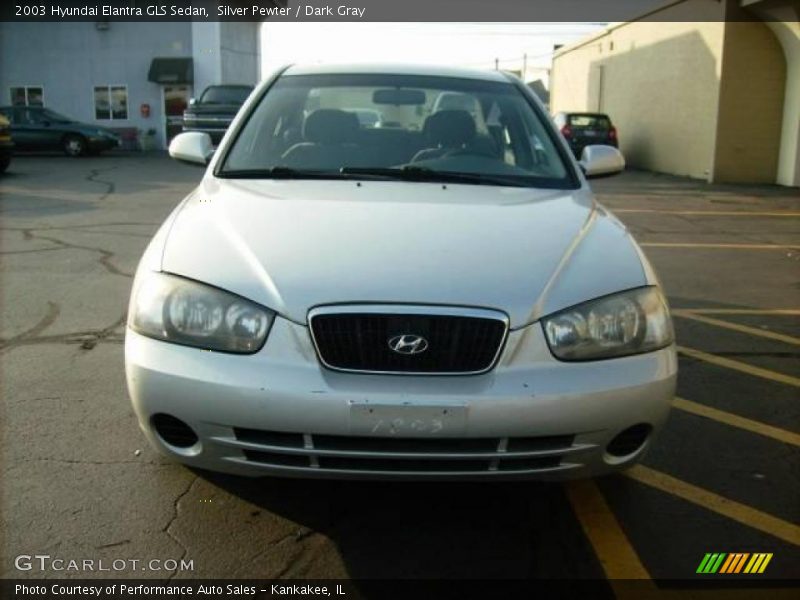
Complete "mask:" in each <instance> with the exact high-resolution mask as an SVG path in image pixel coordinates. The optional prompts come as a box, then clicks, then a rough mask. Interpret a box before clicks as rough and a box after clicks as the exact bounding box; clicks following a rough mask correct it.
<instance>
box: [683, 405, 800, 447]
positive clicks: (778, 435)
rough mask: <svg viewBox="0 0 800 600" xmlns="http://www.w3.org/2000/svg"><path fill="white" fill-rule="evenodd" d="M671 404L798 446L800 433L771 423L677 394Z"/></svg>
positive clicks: (698, 414)
mask: <svg viewBox="0 0 800 600" xmlns="http://www.w3.org/2000/svg"><path fill="white" fill-rule="evenodd" d="M672 406H674V407H675V408H677V409H679V410H682V411H684V412H688V413H691V414H693V415H697V416H699V417H705V418H707V419H711V420H713V421H719V422H720V423H724V424H725V425H730V426H731V427H737V428H738V429H744V430H746V431H750V432H751V433H757V434H758V435H763V436H765V437H769V438H772V439H774V440H778V441H779V442H783V443H785V444H791V445H792V446H800V434H797V433H794V432H792V431H787V430H786V429H780V428H779V427H773V426H772V425H767V424H766V423H761V422H760V421H753V420H752V419H748V418H746V417H740V416H739V415H735V414H733V413H729V412H726V411H724V410H719V409H718V408H712V407H710V406H706V405H705V404H700V403H698V402H692V401H691V400H686V399H685V398H679V397H677V396H676V397H675V398H673V400H672Z"/></svg>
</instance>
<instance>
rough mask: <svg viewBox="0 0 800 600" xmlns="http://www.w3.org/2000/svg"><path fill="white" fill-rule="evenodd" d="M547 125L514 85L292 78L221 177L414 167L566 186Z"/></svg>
mask: <svg viewBox="0 0 800 600" xmlns="http://www.w3.org/2000/svg"><path fill="white" fill-rule="evenodd" d="M545 119H546V116H544V115H540V114H539V113H538V111H536V110H535V109H534V108H533V107H532V105H531V103H529V102H528V101H527V99H526V98H525V97H524V96H523V94H522V93H521V92H520V91H519V90H518V89H517V88H516V87H515V86H514V85H513V84H511V83H504V82H493V81H481V80H471V79H456V78H448V77H429V76H405V75H294V76H293V75H289V76H285V77H283V78H281V79H279V80H278V81H277V82H276V83H275V84H274V85H273V87H272V88H271V89H270V90H269V92H268V93H267V94H266V95H265V96H264V97H263V98H262V99H261V101H260V102H259V104H258V105H257V106H255V107H254V109H253V112H252V114H251V115H250V116H249V118H248V119H247V121H246V124H245V126H244V128H243V130H242V131H241V133H240V134H239V135H238V137H237V138H236V139H235V141H234V142H233V145H232V147H231V148H230V150H229V151H228V153H227V156H226V157H225V159H224V164H223V165H222V166H221V167H220V168H219V169H218V173H219V174H222V175H225V174H228V175H229V176H231V174H232V173H241V172H243V171H244V172H246V171H248V170H249V171H258V170H261V171H265V170H269V169H274V168H275V167H285V168H287V169H296V170H310V171H315V172H322V173H330V174H335V173H338V172H340V170H341V169H357V168H361V169H364V168H402V167H408V166H413V167H419V168H423V169H428V170H434V171H437V172H446V173H447V172H449V173H470V174H477V175H486V176H503V177H507V178H509V180H515V181H516V182H517V183H518V184H524V183H525V182H529V183H530V184H531V185H537V184H549V185H566V184H570V185H571V183H572V180H571V179H570V176H569V171H568V170H567V167H566V165H565V163H564V161H563V160H562V158H561V156H560V155H559V154H558V151H557V150H556V147H555V145H554V143H553V141H552V139H551V136H550V134H549V133H548V132H549V130H548V129H547V125H546V123H545Z"/></svg>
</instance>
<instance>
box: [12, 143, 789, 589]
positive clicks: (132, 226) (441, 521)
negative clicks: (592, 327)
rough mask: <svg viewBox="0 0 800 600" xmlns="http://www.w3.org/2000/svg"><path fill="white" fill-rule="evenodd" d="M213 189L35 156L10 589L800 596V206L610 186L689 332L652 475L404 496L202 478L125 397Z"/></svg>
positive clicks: (779, 199) (366, 488)
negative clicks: (84, 566) (190, 218)
mask: <svg viewBox="0 0 800 600" xmlns="http://www.w3.org/2000/svg"><path fill="white" fill-rule="evenodd" d="M200 175H201V170H200V169H197V168H193V167H189V166H184V165H180V164H177V163H174V162H170V161H169V160H168V159H166V158H164V157H161V156H111V155H109V156H104V157H98V158H90V159H81V160H71V159H66V158H60V157H19V158H15V160H14V162H13V164H12V167H11V169H10V172H9V174H8V175H7V176H5V177H4V178H2V179H0V226H1V227H2V229H0V252H1V253H0V268H1V269H2V270H1V271H0V282H1V283H2V292H1V295H0V302H1V303H2V304H1V306H0V310H1V311H2V312H1V315H2V320H1V321H0V338H2V340H1V343H2V345H1V346H0V369H2V370H1V371H0V375H1V378H0V385H2V388H1V390H2V399H3V403H2V404H0V410H2V414H0V417H2V420H1V421H0V422H1V423H2V439H1V440H0V444H1V445H2V450H1V451H0V462H1V463H2V473H3V476H2V488H1V489H2V511H3V515H4V517H3V520H4V521H5V535H4V536H3V539H2V555H3V556H4V557H5V558H4V559H3V560H2V575H3V576H4V577H18V576H36V577H41V576H45V577H64V576H73V577H74V576H78V575H79V574H76V573H71V572H55V571H48V572H45V573H41V572H39V571H38V570H34V571H30V572H18V571H16V570H15V569H14V566H13V558H14V557H16V556H18V555H20V554H37V553H38V554H49V555H52V556H53V557H62V558H93V559H95V560H99V559H103V560H104V561H105V562H106V563H107V564H110V563H111V561H114V560H120V559H140V560H150V559H162V560H165V559H181V558H183V559H185V560H190V561H192V563H193V570H186V571H179V572H173V571H166V572H164V571H162V572H153V571H142V570H141V567H139V568H132V567H131V566H130V563H126V566H125V567H124V569H123V570H121V571H119V572H112V573H98V575H100V576H109V575H110V574H111V575H116V576H121V575H125V576H130V577H165V576H170V577H178V578H182V577H259V578H268V577H317V578H326V577H337V578H338V577H352V578H364V577H410V578H413V577H444V578H463V577H470V578H494V577H500V578H527V577H554V578H558V577H561V578H571V577H579V578H586V577H589V578H593V577H608V578H610V579H625V578H634V579H645V580H651V579H652V580H656V581H657V582H658V584H657V585H659V586H662V587H664V586H665V585H666V583H665V580H676V579H679V580H680V579H687V578H706V579H707V578H709V577H717V578H721V579H722V578H728V579H730V580H731V581H730V584H731V586H733V587H736V586H738V584H739V582H741V580H742V579H741V578H742V577H745V576H744V575H743V574H741V573H740V574H739V575H697V574H696V571H697V569H698V566H699V564H700V562H701V560H702V559H703V557H704V555H705V554H706V553H726V554H734V553H748V554H751V555H752V554H755V553H769V554H772V557H771V559H770V562H769V563H768V568H766V569H765V571H764V573H763V574H761V575H748V577H750V578H751V579H753V578H762V579H766V578H771V579H775V578H790V577H797V575H798V571H797V565H798V564H800V549H798V546H800V527H799V526H798V522H799V521H800V481H799V479H800V477H798V475H799V474H800V473H799V472H800V450H799V449H798V447H799V446H800V418H798V417H800V395H799V394H798V387H800V367H799V365H800V363H798V361H797V358H798V344H800V331H798V329H799V327H798V322H799V321H798V318H797V317H798V316H800V289H799V288H798V281H797V279H798V278H797V274H798V272H800V271H799V268H800V197H799V195H798V191H797V189H787V188H778V187H771V186H753V187H741V186H740V187H734V186H709V185H706V184H703V183H699V182H695V181H690V180H686V179H679V178H674V177H667V176H656V175H652V174H647V173H637V172H630V173H626V174H624V175H622V176H620V177H616V178H610V179H603V180H598V181H597V182H596V183H595V184H594V187H595V189H596V191H597V192H598V194H599V197H600V199H601V201H602V202H604V203H605V204H606V205H607V206H609V207H610V208H612V209H613V210H614V211H615V212H616V214H617V215H618V216H619V217H620V218H621V219H622V220H623V221H624V222H625V223H626V224H627V225H628V226H629V227H630V228H631V230H632V231H633V232H634V234H635V235H636V237H637V238H638V239H639V241H640V242H641V243H642V245H643V247H644V250H645V252H646V253H647V254H648V256H649V257H650V258H651V260H652V262H653V263H654V265H655V267H656V269H657V271H658V273H659V274H660V276H661V278H662V281H663V284H664V286H665V288H666V291H667V293H668V296H669V299H670V302H671V305H672V307H673V309H674V312H675V324H676V329H677V339H678V344H679V351H680V360H681V365H680V366H681V372H680V377H679V384H678V397H677V398H676V400H675V410H674V411H673V413H672V416H671V418H670V421H669V424H668V426H667V428H666V430H665V431H664V433H663V435H662V436H661V438H660V440H659V441H658V443H657V444H656V445H655V447H654V448H653V450H652V452H651V453H650V454H649V455H648V457H647V458H646V459H645V461H644V463H643V464H642V465H641V466H638V467H635V468H633V469H632V470H630V471H629V472H627V473H626V474H624V475H619V476H614V477H609V478H605V479H602V480H597V481H581V482H574V483H569V484H564V485H561V484H539V483H514V484H490V485H486V484H483V485H477V484H466V483H465V484H449V485H443V484H401V485H398V484H383V483H350V482H307V481H292V480H278V479H263V480H242V479H236V478H232V477H224V476H219V475H209V474H200V473H195V472H192V471H189V470H187V469H185V468H183V467H180V466H177V465H174V464H172V463H170V462H169V461H168V460H165V459H163V458H161V457H160V456H158V455H156V454H155V453H154V452H153V451H152V450H150V448H149V447H148V446H146V444H145V441H144V439H143V437H142V436H141V434H140V433H139V431H138V428H137V426H136V422H135V419H134V416H133V413H132V410H131V408H130V405H129V402H128V399H127V397H126V392H125V386H124V373H123V347H122V341H123V336H124V318H125V311H126V304H127V298H128V292H129V287H130V283H131V274H132V273H133V271H134V269H135V266H136V262H137V260H138V258H139V256H140V254H141V252H142V250H143V248H144V246H145V244H146V243H147V241H148V239H149V237H150V236H151V235H152V234H153V232H154V231H155V229H156V227H157V226H158V224H159V223H160V222H161V221H162V220H163V219H164V217H165V216H166V215H167V214H168V213H169V212H170V210H171V209H172V208H173V207H174V206H175V205H176V204H177V202H178V201H179V200H180V199H181V198H182V196H183V195H184V194H185V193H186V192H188V191H189V190H190V189H191V187H192V186H193V184H194V183H195V182H196V181H197V180H198V179H199V177H200ZM737 560H739V559H737ZM741 560H744V559H741ZM747 560H748V561H749V560H750V559H749V558H748V559H747ZM156 566H157V565H156ZM742 569H743V570H744V569H746V565H743V567H742ZM80 575H82V576H85V575H86V574H85V573H84V574H80ZM737 578H738V579H737ZM667 583H668V582H667ZM615 585H616V584H615ZM653 585H654V586H655V585H656V584H655V583H654V584H653ZM783 587H788V584H787V585H786V586H783ZM615 589H617V588H615ZM617 591H618V593H619V595H620V596H622V595H624V590H620V589H617ZM747 591H748V590H745V592H747ZM750 592H752V590H750ZM791 593H792V590H786V589H784V590H781V589H778V590H773V591H772V592H771V593H770V595H771V596H773V597H782V594H785V595H786V597H789V595H790V594H791ZM739 597H742V598H746V597H753V596H752V593H749V594H743V595H741V596H739Z"/></svg>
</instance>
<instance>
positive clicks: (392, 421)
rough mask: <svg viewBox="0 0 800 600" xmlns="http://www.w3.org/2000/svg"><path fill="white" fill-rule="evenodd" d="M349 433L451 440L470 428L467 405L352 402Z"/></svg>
mask: <svg viewBox="0 0 800 600" xmlns="http://www.w3.org/2000/svg"><path fill="white" fill-rule="evenodd" d="M349 404H350V433H351V434H353V435H370V436H379V437H431V436H436V437H448V436H456V435H460V434H463V433H464V432H465V431H466V427H467V412H468V407H467V405H466V404H441V403H439V404H437V403H419V402H413V403H412V402H404V403H400V404H397V403H395V404H381V403H375V402H368V401H350V402H349Z"/></svg>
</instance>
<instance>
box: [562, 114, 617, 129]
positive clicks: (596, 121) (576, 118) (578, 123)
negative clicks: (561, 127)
mask: <svg viewBox="0 0 800 600" xmlns="http://www.w3.org/2000/svg"><path fill="white" fill-rule="evenodd" d="M569 124H570V127H572V128H573V129H600V130H604V131H605V130H608V129H610V128H611V121H610V120H609V118H608V117H607V116H605V115H570V117H569Z"/></svg>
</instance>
